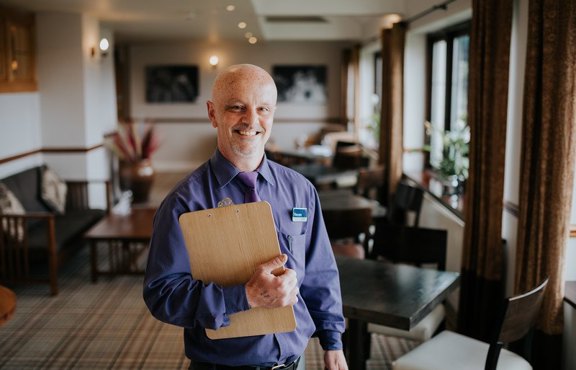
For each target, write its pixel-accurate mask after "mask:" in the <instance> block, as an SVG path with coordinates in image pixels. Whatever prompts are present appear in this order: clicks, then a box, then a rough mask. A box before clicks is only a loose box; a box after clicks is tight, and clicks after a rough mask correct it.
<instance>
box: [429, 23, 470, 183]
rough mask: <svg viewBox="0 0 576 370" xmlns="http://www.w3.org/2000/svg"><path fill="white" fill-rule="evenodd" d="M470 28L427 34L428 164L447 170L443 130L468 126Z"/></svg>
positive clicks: (463, 25)
mask: <svg viewBox="0 0 576 370" xmlns="http://www.w3.org/2000/svg"><path fill="white" fill-rule="evenodd" d="M469 29H470V22H466V23H462V24H459V25H456V26H452V27H450V28H447V29H444V30H441V31H439V32H435V33H432V34H429V35H428V56H429V57H428V114H427V117H428V121H429V122H430V127H428V130H427V131H428V134H429V135H428V136H427V144H428V146H429V149H430V152H429V159H428V165H429V167H432V168H435V169H437V170H440V171H443V170H445V171H449V169H447V168H446V166H447V163H446V160H447V158H446V157H447V155H448V153H449V152H450V150H451V149H450V148H447V147H446V146H445V141H446V137H447V135H445V132H446V131H452V132H453V133H454V134H455V133H456V132H463V130H464V128H465V126H466V125H467V124H466V123H467V117H466V114H467V107H468V50H469V41H470V37H469V33H470V31H469ZM466 160H467V159H466ZM466 169H467V162H466ZM447 174H448V173H447Z"/></svg>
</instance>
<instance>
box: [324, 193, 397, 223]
mask: <svg viewBox="0 0 576 370" xmlns="http://www.w3.org/2000/svg"><path fill="white" fill-rule="evenodd" d="M318 197H319V198H320V205H321V206H322V209H323V210H330V211H342V210H350V209H358V208H370V209H371V210H372V218H376V217H385V216H386V207H384V206H383V205H381V204H380V202H378V201H377V200H374V199H369V198H366V197H363V196H362V195H358V194H354V192H352V190H350V189H335V190H322V191H319V192H318Z"/></svg>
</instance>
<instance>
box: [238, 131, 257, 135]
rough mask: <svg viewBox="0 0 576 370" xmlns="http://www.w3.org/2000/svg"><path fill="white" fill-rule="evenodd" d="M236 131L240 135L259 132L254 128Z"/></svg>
mask: <svg viewBox="0 0 576 370" xmlns="http://www.w3.org/2000/svg"><path fill="white" fill-rule="evenodd" d="M236 132H237V133H238V134H240V135H241V136H256V135H258V134H259V133H260V132H259V131H256V130H236Z"/></svg>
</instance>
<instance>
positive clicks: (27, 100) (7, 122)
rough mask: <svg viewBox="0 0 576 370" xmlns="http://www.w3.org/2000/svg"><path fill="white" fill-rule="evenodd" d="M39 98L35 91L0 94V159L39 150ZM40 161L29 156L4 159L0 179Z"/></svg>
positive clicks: (40, 142) (0, 168) (40, 144)
mask: <svg viewBox="0 0 576 370" xmlns="http://www.w3.org/2000/svg"><path fill="white" fill-rule="evenodd" d="M39 100H40V97H39V94H38V93H36V92H32V93H15V94H0V112H1V114H0V133H1V134H0V158H7V157H12V156H15V155H19V154H22V153H27V152H32V151H35V150H38V149H40V147H41V146H42V140H41V130H40V129H41V125H40V112H39V104H40V102H39ZM39 156H40V155H37V156H35V157H39ZM40 161H41V159H38V158H34V159H33V158H30V157H29V158H27V160H23V159H20V160H16V161H12V162H7V163H6V164H4V165H0V178H2V177H6V176H8V175H11V174H13V173H16V172H18V171H20V169H22V168H27V167H33V166H34V165H36V164H37V163H40ZM22 166H23V167H22Z"/></svg>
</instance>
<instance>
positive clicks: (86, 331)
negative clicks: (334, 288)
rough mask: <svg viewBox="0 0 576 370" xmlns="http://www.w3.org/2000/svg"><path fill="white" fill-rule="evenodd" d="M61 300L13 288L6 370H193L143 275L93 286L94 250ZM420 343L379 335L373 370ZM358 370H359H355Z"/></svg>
mask: <svg viewBox="0 0 576 370" xmlns="http://www.w3.org/2000/svg"><path fill="white" fill-rule="evenodd" d="M59 282H60V284H61V288H60V294H59V295H58V296H56V297H50V296H49V294H48V289H47V287H46V286H45V285H38V286H36V285H32V286H30V285H27V286H18V287H13V290H14V291H15V292H16V295H17V307H16V313H15V315H14V317H13V318H12V320H10V321H9V322H8V323H6V324H5V325H4V326H1V327H0V369H6V370H8V369H14V370H22V369H91V370H94V369H156V370H160V369H187V368H188V364H189V362H188V360H187V359H186V357H185V356H184V348H183V339H182V329H181V328H178V327H175V326H171V325H167V324H163V323H161V322H159V321H157V320H156V319H154V318H153V317H152V316H151V315H150V314H149V312H148V310H147V309H146V306H145V305H144V302H143V300H142V277H141V276H117V277H114V278H101V279H100V280H99V281H98V283H96V284H92V283H90V271H89V256H88V252H87V248H86V249H85V250H84V251H83V252H82V253H80V254H79V255H78V256H76V257H75V258H74V259H73V260H72V261H69V263H68V264H67V266H65V268H64V269H62V270H61V271H60V276H59ZM416 345H417V343H415V342H411V341H407V340H403V339H397V338H386V337H384V336H374V337H373V340H372V349H371V358H370V360H368V362H367V368H368V370H388V369H390V361H391V360H392V359H395V358H396V357H398V356H400V355H401V354H403V353H405V352H407V351H409V350H410V349H411V348H413V347H415V346H416ZM305 355H306V369H307V370H322V369H323V368H324V367H323V352H322V349H321V348H320V345H319V344H318V341H317V340H315V339H313V340H311V341H310V344H309V345H308V348H307V350H306V353H305ZM350 370H354V369H350Z"/></svg>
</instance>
